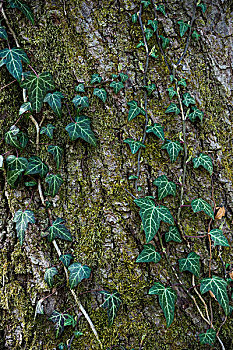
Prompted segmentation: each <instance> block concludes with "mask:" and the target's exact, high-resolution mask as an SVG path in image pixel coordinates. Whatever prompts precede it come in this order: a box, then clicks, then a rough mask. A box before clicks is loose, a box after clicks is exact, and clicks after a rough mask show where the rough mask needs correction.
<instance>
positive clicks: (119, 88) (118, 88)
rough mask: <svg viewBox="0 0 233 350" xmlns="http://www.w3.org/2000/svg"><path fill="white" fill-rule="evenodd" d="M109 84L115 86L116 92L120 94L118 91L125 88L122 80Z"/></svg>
mask: <svg viewBox="0 0 233 350" xmlns="http://www.w3.org/2000/svg"><path fill="white" fill-rule="evenodd" d="M109 86H110V87H112V88H113V90H114V92H115V94H118V92H119V91H120V90H121V89H123V87H124V84H123V83H122V82H121V81H112V82H111V84H110V85H109Z"/></svg>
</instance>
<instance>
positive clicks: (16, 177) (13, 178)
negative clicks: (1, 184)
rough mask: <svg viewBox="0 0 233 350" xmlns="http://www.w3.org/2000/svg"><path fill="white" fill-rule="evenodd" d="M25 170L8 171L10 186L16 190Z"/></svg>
mask: <svg viewBox="0 0 233 350" xmlns="http://www.w3.org/2000/svg"><path fill="white" fill-rule="evenodd" d="M23 172H24V170H9V171H7V182H8V184H9V185H10V186H11V187H13V188H16V187H17V186H18V184H19V182H20V180H21V178H22V175H23Z"/></svg>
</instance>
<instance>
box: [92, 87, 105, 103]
mask: <svg viewBox="0 0 233 350" xmlns="http://www.w3.org/2000/svg"><path fill="white" fill-rule="evenodd" d="M93 94H94V95H95V96H97V97H99V98H100V99H101V100H102V101H103V102H104V103H105V102H106V99H107V91H106V90H105V89H98V88H95V89H94V92H93Z"/></svg>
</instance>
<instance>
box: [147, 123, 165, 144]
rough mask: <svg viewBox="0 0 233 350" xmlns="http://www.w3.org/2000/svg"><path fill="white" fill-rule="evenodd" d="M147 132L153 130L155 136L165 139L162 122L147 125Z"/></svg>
mask: <svg viewBox="0 0 233 350" xmlns="http://www.w3.org/2000/svg"><path fill="white" fill-rule="evenodd" d="M146 132H153V134H155V136H157V137H158V138H160V139H161V140H163V141H164V131H163V127H162V126H161V125H160V124H158V123H154V125H153V126H147V128H146Z"/></svg>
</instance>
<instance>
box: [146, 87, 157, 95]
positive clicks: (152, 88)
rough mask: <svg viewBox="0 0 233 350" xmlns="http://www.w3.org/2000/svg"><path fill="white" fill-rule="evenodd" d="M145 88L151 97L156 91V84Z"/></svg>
mask: <svg viewBox="0 0 233 350" xmlns="http://www.w3.org/2000/svg"><path fill="white" fill-rule="evenodd" d="M144 88H145V89H146V90H147V92H148V95H149V96H150V95H151V94H152V92H153V91H154V90H155V89H156V85H155V84H149V85H148V86H144Z"/></svg>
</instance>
